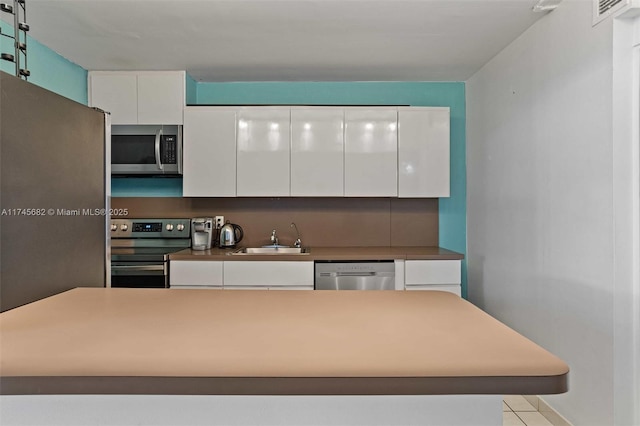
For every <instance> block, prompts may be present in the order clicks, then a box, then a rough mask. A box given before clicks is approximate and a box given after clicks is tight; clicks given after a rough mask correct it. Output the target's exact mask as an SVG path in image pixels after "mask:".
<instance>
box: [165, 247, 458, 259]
mask: <svg viewBox="0 0 640 426" xmlns="http://www.w3.org/2000/svg"><path fill="white" fill-rule="evenodd" d="M240 247H241V246H238V247H237V248H233V249H219V248H213V249H211V250H191V249H186V250H182V251H179V252H177V253H173V254H171V255H170V256H169V259H170V260H394V259H405V260H459V259H463V258H464V255H462V254H460V253H456V252H454V251H451V250H447V249H443V248H440V247H311V248H310V253H309V254H308V255H281V254H279V255H250V256H230V255H229V253H231V252H233V251H235V250H238V249H239V248H240Z"/></svg>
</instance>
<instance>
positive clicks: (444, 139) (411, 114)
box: [398, 107, 450, 198]
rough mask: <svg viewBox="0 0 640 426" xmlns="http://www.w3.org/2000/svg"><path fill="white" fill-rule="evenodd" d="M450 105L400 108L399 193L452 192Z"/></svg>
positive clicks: (429, 194)
mask: <svg viewBox="0 0 640 426" xmlns="http://www.w3.org/2000/svg"><path fill="white" fill-rule="evenodd" d="M449 128H450V125H449V108H435V107H434V108H432V107H428V108H399V109H398V197H407V198H408V197H415V198H419V197H422V198H425V197H448V196H449V155H450V154H449V149H450V148H449V145H450V143H449V139H450V131H449Z"/></svg>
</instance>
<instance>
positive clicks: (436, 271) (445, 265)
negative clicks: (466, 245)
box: [404, 260, 462, 286]
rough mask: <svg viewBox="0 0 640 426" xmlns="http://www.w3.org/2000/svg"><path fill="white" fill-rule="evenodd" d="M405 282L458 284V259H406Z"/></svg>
mask: <svg viewBox="0 0 640 426" xmlns="http://www.w3.org/2000/svg"><path fill="white" fill-rule="evenodd" d="M404 273H405V277H404V279H405V281H404V282H405V284H406V285H407V286H408V285H416V284H460V283H461V282H462V279H461V272H460V261H459V260H407V261H406V262H405V270H404Z"/></svg>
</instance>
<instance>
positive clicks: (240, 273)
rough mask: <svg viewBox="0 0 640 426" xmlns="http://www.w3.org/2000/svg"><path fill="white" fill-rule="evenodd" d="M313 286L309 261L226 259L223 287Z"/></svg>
mask: <svg viewBox="0 0 640 426" xmlns="http://www.w3.org/2000/svg"><path fill="white" fill-rule="evenodd" d="M255 286H260V287H265V288H267V287H280V288H282V287H309V286H311V287H313V262H310V261H251V260H247V261H243V260H239V261H227V262H224V287H225V288H232V287H255Z"/></svg>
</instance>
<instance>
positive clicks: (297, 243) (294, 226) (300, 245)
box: [290, 222, 302, 248]
mask: <svg viewBox="0 0 640 426" xmlns="http://www.w3.org/2000/svg"><path fill="white" fill-rule="evenodd" d="M290 227H291V228H296V234H298V238H297V239H296V242H295V243H293V246H294V247H298V248H300V247H302V241H301V240H300V231H298V227H297V226H296V224H295V223H294V222H291V226H290Z"/></svg>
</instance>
